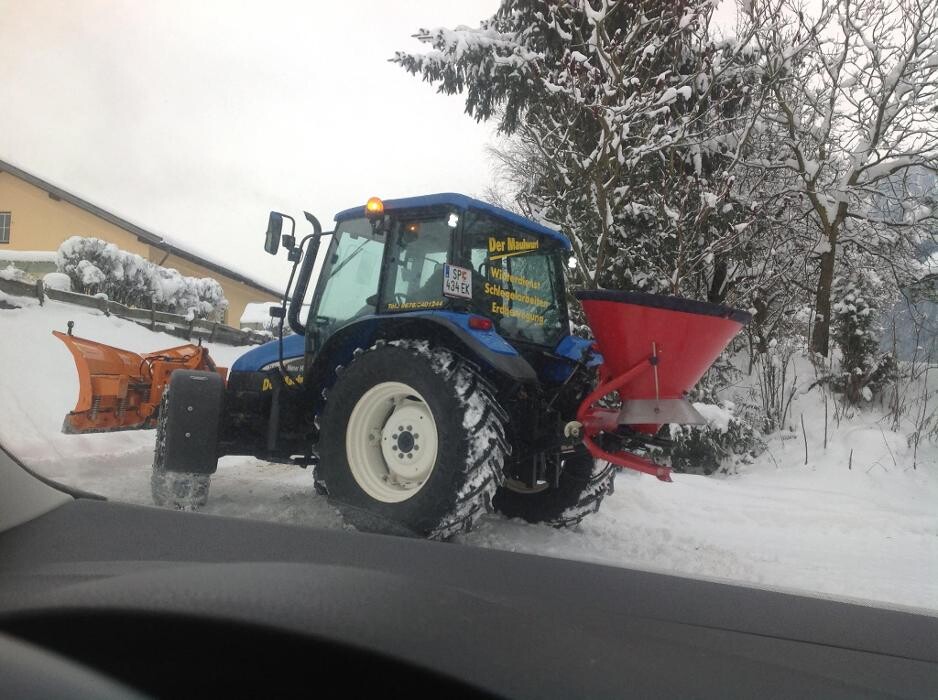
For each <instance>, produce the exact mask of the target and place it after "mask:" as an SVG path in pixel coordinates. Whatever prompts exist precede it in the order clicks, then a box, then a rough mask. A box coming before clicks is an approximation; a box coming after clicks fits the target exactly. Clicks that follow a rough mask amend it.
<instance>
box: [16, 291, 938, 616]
mask: <svg viewBox="0 0 938 700" xmlns="http://www.w3.org/2000/svg"><path fill="white" fill-rule="evenodd" d="M3 298H5V300H6V301H7V302H8V303H16V304H21V305H23V306H24V307H25V308H22V309H14V310H4V309H2V308H0V410H2V415H0V442H2V443H3V444H4V445H5V446H7V447H8V448H9V449H11V450H13V451H14V452H15V453H16V454H17V455H18V456H19V457H21V458H22V459H23V460H24V461H26V462H27V463H28V464H29V465H30V466H32V467H33V468H35V469H36V470H37V471H39V472H41V473H42V474H45V475H47V476H49V477H51V478H53V479H57V480H59V481H62V482H64V483H67V484H70V485H73V486H77V487H80V488H83V489H87V490H90V491H94V492H97V493H101V494H104V495H106V496H108V497H110V498H113V499H116V500H122V501H128V502H132V503H141V504H148V503H149V502H150V488H149V469H150V459H151V453H152V449H153V432H152V431H133V432H123V433H108V434H95V435H82V436H75V435H63V434H61V433H60V432H59V430H60V428H61V425H62V419H63V417H64V415H65V413H66V412H67V411H68V410H69V409H70V408H71V407H72V406H73V405H74V401H75V398H76V396H77V391H78V383H77V379H76V377H75V370H74V366H73V362H72V359H71V356H70V355H69V353H68V351H67V350H66V349H65V346H64V345H62V343H60V342H59V341H58V340H56V339H55V338H54V337H53V336H52V335H51V330H53V329H63V330H64V329H65V327H66V323H67V321H68V320H74V321H75V322H76V326H75V333H76V335H80V336H84V337H90V338H93V339H96V340H100V341H102V342H105V343H109V344H114V345H119V346H123V347H127V348H129V349H133V350H152V349H155V348H158V347H169V346H172V345H178V344H179V343H180V341H179V339H177V338H173V337H171V336H167V335H162V334H154V333H151V332H149V331H147V330H146V329H144V328H142V327H140V326H137V325H136V324H133V323H131V322H129V321H123V320H120V319H116V318H113V317H112V318H106V317H104V316H103V315H101V314H100V313H98V312H94V311H90V310H84V309H77V308H75V307H70V306H66V305H62V304H58V303H56V302H48V303H47V304H46V306H44V307H41V308H40V307H39V306H38V305H37V304H36V302H35V301H32V300H22V299H12V298H9V297H3ZM242 351H243V349H239V348H230V347H226V346H220V345H215V346H211V352H212V355H213V356H214V357H215V359H216V360H217V361H218V362H219V364H229V365H230V363H231V362H232V361H233V360H234V358H235V357H237V355H238V354H240V353H241V352H242ZM815 404H816V402H815ZM815 404H812V403H811V396H810V395H809V396H806V397H802V398H799V399H796V400H795V402H794V404H793V414H792V415H794V416H799V415H800V413H804V415H805V425H806V432H807V436H808V465H807V466H805V464H804V461H805V447H804V442H803V440H802V438H801V436H800V435H798V436H797V439H788V440H780V439H778V438H774V439H772V440H771V441H770V444H769V449H768V450H767V452H766V453H765V454H764V455H763V456H761V457H760V458H759V459H758V460H757V461H756V463H755V464H752V465H746V466H744V467H743V468H741V469H740V473H739V474H736V475H719V476H710V477H703V476H690V475H683V474H676V475H675V476H674V483H672V484H665V483H661V482H658V481H657V480H655V479H653V478H651V477H647V476H641V475H637V474H632V473H622V474H620V475H619V476H618V477H617V480H616V492H615V494H613V495H612V496H611V497H610V498H609V499H608V500H607V501H606V503H605V504H604V506H603V509H602V510H601V511H600V512H599V513H598V514H596V515H595V516H593V517H592V518H590V519H588V520H587V521H585V522H584V523H582V524H581V525H580V526H579V527H577V528H575V529H572V530H567V531H563V530H555V529H552V528H549V527H544V526H531V525H527V524H525V523H522V522H519V521H510V520H507V519H505V518H501V517H499V516H490V517H488V518H487V519H486V520H484V521H483V523H482V525H481V527H480V528H479V529H478V530H477V531H476V532H473V533H472V534H470V535H468V536H464V537H461V538H460V540H459V541H460V542H461V543H462V544H465V545H472V546H485V547H496V548H500V549H508V550H513V551H519V552H529V553H535V554H542V555H546V556H556V557H564V558H570V559H585V560H589V561H595V562H601V563H605V564H612V565H617V566H628V567H632V568H639V569H646V570H652V571H661V572H668V573H674V574H679V575H687V576H694V577H704V578H709V579H719V580H729V581H736V582H741V583H745V584H749V585H757V586H761V587H768V588H781V589H788V590H797V591H806V592H811V593H817V594H821V595H826V596H831V597H835V598H840V599H859V600H869V601H874V602H875V603H877V604H880V605H884V604H885V605H898V606H910V607H916V608H921V609H926V610H930V611H932V612H934V613H938V448H936V447H935V446H934V445H928V446H925V447H924V448H922V447H920V449H919V453H918V458H917V468H916V469H913V468H912V466H911V465H912V456H911V450H910V449H909V447H908V445H907V443H906V439H905V437H904V436H903V435H900V434H897V433H892V432H890V431H888V430H886V428H885V427H884V426H882V425H880V423H879V422H877V421H876V420H875V414H864V415H862V416H860V417H858V418H854V419H852V420H842V421H841V422H840V425H839V426H838V425H836V423H835V421H833V420H831V421H830V423H829V427H828V430H829V440H828V448H827V449H826V450H825V449H824V448H823V412H821V413H820V415H818V411H817V406H816V405H815ZM851 450H852V451H853V456H852V462H851V457H850V451H851ZM848 463H850V466H851V468H848ZM205 510H206V512H208V513H216V514H222V515H232V516H243V517H249V518H258V519H264V520H273V521H278V522H289V523H297V524H304V525H312V526H316V527H328V528H338V527H342V526H343V525H342V522H341V520H340V519H339V517H338V515H337V514H336V513H335V511H334V510H333V509H332V508H331V507H330V506H329V505H328V504H327V503H326V501H325V500H324V499H323V498H320V497H319V496H317V495H316V494H315V492H314V491H313V488H312V476H311V475H310V474H309V473H308V472H307V471H304V470H302V469H299V468H295V467H289V466H284V465H274V464H268V463H264V462H260V461H258V460H255V459H250V458H243V457H226V458H224V459H222V460H221V463H220V465H219V469H218V473H217V474H216V475H215V477H213V481H212V487H211V495H210V499H209V504H208V506H207V507H206V509H205Z"/></svg>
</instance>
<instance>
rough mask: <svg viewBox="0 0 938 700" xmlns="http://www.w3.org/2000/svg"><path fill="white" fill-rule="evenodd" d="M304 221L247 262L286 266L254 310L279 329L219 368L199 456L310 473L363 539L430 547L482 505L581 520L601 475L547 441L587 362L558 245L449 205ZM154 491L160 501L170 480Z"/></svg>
mask: <svg viewBox="0 0 938 700" xmlns="http://www.w3.org/2000/svg"><path fill="white" fill-rule="evenodd" d="M306 218H307V219H308V220H309V222H310V223H311V224H312V227H313V232H312V233H311V234H310V235H308V236H306V237H305V238H304V239H303V240H302V241H301V242H297V240H296V238H295V236H294V232H293V226H291V227H290V229H289V232H288V233H287V234H286V235H284V230H283V229H284V223H285V222H289V223H290V224H293V220H292V219H291V218H290V217H288V216H286V215H284V214H279V213H276V212H273V213H271V215H270V219H269V222H268V229H267V238H266V244H265V249H266V250H267V252H268V253H271V254H276V253H277V252H278V247H280V246H281V245H282V246H283V247H285V248H286V249H287V251H288V257H289V259H290V260H291V261H292V262H293V264H294V269H293V273H292V274H291V277H290V283H289V285H288V288H287V291H286V292H285V294H284V300H283V301H284V303H283V306H281V307H280V308H274V310H273V312H272V315H279V316H280V317H281V318H280V324H281V329H282V328H283V326H284V325H288V326H289V328H290V329H291V330H292V331H293V334H292V335H285V336H284V335H281V338H279V339H277V340H274V341H272V342H270V343H268V344H266V345H263V346H260V347H258V348H256V349H254V350H251V351H249V352H247V353H245V354H244V355H243V356H242V357H240V358H239V359H238V360H237V361H236V362H235V363H234V365H233V366H232V367H231V372H230V374H229V376H228V380H227V386H226V388H225V390H224V401H223V405H224V409H223V411H221V412H220V416H219V417H220V429H219V445H218V450H217V453H218V454H250V455H255V456H257V457H259V458H261V459H265V460H269V461H288V462H296V463H298V464H300V465H303V466H306V465H313V467H314V476H315V487H316V490H317V491H319V493H321V494H324V495H326V496H327V497H328V498H329V499H330V500H331V501H332V502H334V503H335V505H336V506H338V508H339V509H340V511H341V512H342V513H343V515H344V517H345V518H346V519H347V520H348V521H350V522H351V523H353V524H354V525H355V526H357V527H359V528H361V529H366V530H371V531H382V532H399V533H406V534H416V535H420V536H426V537H433V538H446V537H449V536H452V535H453V534H456V533H459V532H464V531H466V530H468V529H470V528H471V527H472V525H473V524H474V523H475V522H476V520H477V519H478V518H479V517H480V516H481V515H482V514H484V513H485V512H487V511H490V510H492V509H493V508H494V509H496V510H499V511H501V512H503V513H505V514H506V515H510V516H520V517H524V518H526V519H527V520H530V521H542V522H549V523H553V524H555V525H569V524H572V523H576V522H578V521H579V520H581V519H582V518H583V517H584V516H585V515H586V514H587V513H589V512H592V511H595V510H596V509H597V508H598V506H599V502H600V501H601V500H602V498H603V496H604V495H605V494H606V493H608V492H609V491H610V490H611V489H612V477H613V474H612V471H613V470H612V467H611V466H610V465H608V464H606V463H601V464H598V465H597V464H594V460H593V458H592V457H591V456H590V454H589V452H588V451H587V450H586V449H585V448H584V447H583V446H582V444H580V445H577V444H576V442H577V441H576V440H575V438H574V437H573V436H570V435H568V436H564V431H563V426H564V424H565V423H567V422H569V421H571V420H573V418H574V417H575V413H576V408H577V405H578V403H579V400H580V399H582V397H583V395H584V391H585V390H586V389H588V388H589V387H591V386H592V376H591V375H592V372H590V371H588V369H587V366H592V365H596V364H597V363H598V362H600V361H601V360H600V358H599V357H598V356H596V355H595V354H594V353H592V351H591V349H590V345H591V342H590V341H589V340H585V339H582V338H578V337H576V336H574V335H571V333H570V321H569V317H568V312H567V298H566V294H565V285H564V271H565V269H566V266H567V262H568V259H569V257H570V243H569V241H568V240H567V239H566V238H565V237H564V236H563V235H562V234H560V233H558V232H556V231H553V230H551V229H548V228H545V227H544V226H541V225H539V224H536V223H534V222H532V221H529V220H527V219H524V218H522V217H520V216H518V215H516V214H513V213H511V212H508V211H505V210H503V209H499V208H497V207H494V206H492V205H490V204H486V203H484V202H480V201H478V200H475V199H471V198H469V197H466V196H463V195H459V194H436V195H428V196H422V197H412V198H407V199H396V200H388V201H385V202H381V201H380V200H378V199H376V198H373V199H371V200H369V202H368V204H367V205H366V206H364V207H362V206H358V207H354V208H352V209H347V210H345V211H342V212H340V213H338V214H337V215H336V217H335V231H334V232H332V233H331V234H323V233H322V232H321V228H320V225H319V222H318V221H317V220H316V219H315V217H313V216H312V215H309V214H307V215H306ZM321 243H322V247H324V248H325V252H324V255H319V252H320V246H321ZM317 261H318V263H319V264H320V265H321V269H320V270H319V274H318V278H317V282H316V284H315V289H314V290H313V291H312V297H311V300H310V301H309V302H308V303H307V297H308V287H309V286H310V280H311V278H312V277H313V273H314V269H315V267H316V265H317ZM577 367H580V368H581V371H580V372H578V375H580V377H579V381H568V380H570V379H571V374H572V372H573V370H574V369H575V368H577ZM177 375H178V376H175V377H174V379H173V381H174V383H173V384H172V389H173V391H175V389H176V384H177V383H178V384H184V383H185V381H186V376H185V374H184V373H177ZM573 379H574V380H576V377H574V378H573ZM561 389H563V391H560V390H561ZM168 396H169V397H172V392H168ZM170 402H171V398H170ZM171 413H172V412H171V410H166V411H165V417H166V418H169V417H170V415H171ZM165 422H166V421H164V423H165ZM165 428H166V426H165V425H164V430H165ZM565 443H568V444H565ZM168 456H169V457H170V458H171V457H172V456H171V455H168ZM188 461H191V460H187V462H188ZM205 461H208V462H212V460H210V459H209V460H205ZM163 466H164V465H159V464H157V465H156V472H157V474H160V473H166V470H165V469H164V468H163ZM194 481H195V482H196V486H195V487H194V488H195V489H196V490H197V491H198V493H199V494H203V493H205V492H207V481H206V480H205V478H204V477H203V479H202V480H201V482H202V483H199V481H200V480H198V479H196V480H194ZM154 483H155V484H157V486H156V487H155V489H154V494H155V495H156V497H157V500H159V501H164V502H165V501H166V500H167V496H166V495H164V494H171V493H173V485H172V484H170V485H169V488H166V487H165V486H163V485H162V483H161V479H160V478H157V479H155V482H154ZM177 489H178V485H177Z"/></svg>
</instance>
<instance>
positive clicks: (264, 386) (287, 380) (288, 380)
mask: <svg viewBox="0 0 938 700" xmlns="http://www.w3.org/2000/svg"><path fill="white" fill-rule="evenodd" d="M283 383H284V384H286V385H287V386H293V385H294V384H302V383H303V375H299V376H297V377H291V376H289V375H287V376H286V377H284V378H283ZM273 388H274V385H273V383H272V382H271V381H270V377H264V381H263V382H261V391H273Z"/></svg>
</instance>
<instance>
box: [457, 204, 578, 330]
mask: <svg viewBox="0 0 938 700" xmlns="http://www.w3.org/2000/svg"><path fill="white" fill-rule="evenodd" d="M463 241H464V246H465V248H466V251H465V253H464V255H465V257H466V258H467V259H468V260H469V261H470V262H471V265H472V268H473V270H472V275H473V278H475V277H478V280H479V281H480V282H481V284H473V288H474V291H473V307H474V308H475V310H476V311H477V312H479V313H482V314H484V315H486V316H488V317H489V318H491V319H492V320H493V321H495V323H496V326H497V328H498V331H499V333H501V334H502V335H503V336H505V337H506V338H509V339H511V340H515V341H522V342H529V343H536V344H538V345H547V346H550V347H553V346H555V345H556V344H557V342H559V340H560V339H561V338H562V337H563V336H564V335H566V334H567V333H568V332H569V330H568V328H567V325H568V323H567V305H566V299H565V297H564V292H563V290H564V286H563V264H564V261H565V259H566V251H565V249H564V248H563V246H562V245H561V243H560V242H559V241H557V240H555V239H552V238H547V237H544V236H536V235H533V234H531V233H528V232H526V231H523V230H521V229H518V228H515V227H514V226H511V225H510V224H508V223H506V222H503V221H501V220H499V219H496V218H494V217H491V216H488V215H486V214H481V213H477V212H470V213H469V215H468V217H467V221H466V226H465V229H464V232H463Z"/></svg>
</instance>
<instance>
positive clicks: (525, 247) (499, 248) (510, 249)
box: [489, 236, 541, 260]
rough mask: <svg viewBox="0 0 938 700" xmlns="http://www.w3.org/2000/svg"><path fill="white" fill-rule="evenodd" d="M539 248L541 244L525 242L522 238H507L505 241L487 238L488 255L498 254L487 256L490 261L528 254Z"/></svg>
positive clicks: (535, 241) (538, 242)
mask: <svg viewBox="0 0 938 700" xmlns="http://www.w3.org/2000/svg"><path fill="white" fill-rule="evenodd" d="M540 247H541V242H540V241H537V240H534V241H526V240H524V239H523V238H515V237H514V236H508V238H506V239H505V240H499V239H498V238H492V237H491V236H490V237H489V253H498V254H497V255H489V259H490V260H502V259H503V258H510V257H512V256H513V255H524V254H525V253H530V252H532V251H535V250H538V249H539V248H540Z"/></svg>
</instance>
